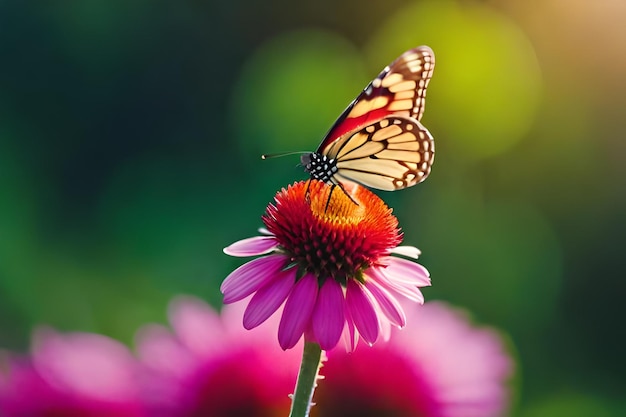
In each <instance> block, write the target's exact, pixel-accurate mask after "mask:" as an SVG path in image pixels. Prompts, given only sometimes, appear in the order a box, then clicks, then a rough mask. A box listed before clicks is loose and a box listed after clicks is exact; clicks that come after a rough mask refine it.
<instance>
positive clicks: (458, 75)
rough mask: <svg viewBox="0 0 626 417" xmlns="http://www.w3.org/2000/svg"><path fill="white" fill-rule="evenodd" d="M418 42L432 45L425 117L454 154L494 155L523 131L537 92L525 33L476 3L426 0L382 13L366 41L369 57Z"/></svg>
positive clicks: (533, 59)
mask: <svg viewBox="0 0 626 417" xmlns="http://www.w3.org/2000/svg"><path fill="white" fill-rule="evenodd" d="M421 44H427V45H429V46H431V47H432V48H433V50H434V51H435V56H436V59H437V67H436V68H435V74H434V76H433V80H432V82H431V84H430V87H429V93H428V98H427V101H426V102H427V105H426V113H425V115H424V121H425V125H426V126H428V127H429V129H430V130H431V131H432V132H433V134H434V135H435V138H436V139H437V138H439V139H440V140H445V141H446V143H445V146H446V147H449V149H450V152H454V153H455V154H457V155H458V156H459V157H460V158H464V159H469V160H476V159H483V158H485V157H490V156H493V155H498V154H500V153H502V152H504V151H506V150H507V149H509V148H510V147H511V146H512V145H514V144H515V143H517V142H518V141H519V140H520V139H522V138H523V137H524V135H525V134H527V133H528V130H529V128H530V127H531V125H532V123H533V119H534V116H535V113H536V110H537V106H538V102H539V98H540V95H541V76H540V69H539V64H538V61H537V58H536V55H535V52H534V49H533V46H532V44H531V43H530V41H529V40H528V38H527V37H526V35H525V34H524V33H523V32H522V31H521V30H520V29H519V28H518V27H517V26H516V25H515V24H514V23H513V22H512V21H510V20H509V19H507V18H506V17H504V16H502V15H500V14H498V13H497V12H495V11H494V10H492V9H491V8H489V7H488V6H486V5H482V4H474V3H463V5H461V4H460V3H458V2H456V1H447V0H446V1H436V2H435V1H428V2H421V3H419V4H414V5H411V6H408V7H406V8H404V9H401V10H400V11H399V12H397V13H396V14H395V15H393V16H392V17H391V18H389V19H388V20H387V21H386V22H385V23H384V24H383V25H382V27H381V28H380V30H379V31H378V33H377V34H376V35H375V36H374V37H373V39H372V40H371V41H370V43H369V46H368V51H369V54H368V55H369V56H370V57H371V59H373V60H376V61H387V60H390V59H393V55H395V54H399V53H401V52H402V51H404V50H406V49H408V48H411V47H414V46H417V45H421Z"/></svg>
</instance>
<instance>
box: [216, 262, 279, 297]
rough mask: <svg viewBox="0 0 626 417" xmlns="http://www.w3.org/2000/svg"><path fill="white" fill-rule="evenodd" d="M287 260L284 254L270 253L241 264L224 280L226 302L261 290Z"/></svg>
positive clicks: (223, 289) (221, 288)
mask: <svg viewBox="0 0 626 417" xmlns="http://www.w3.org/2000/svg"><path fill="white" fill-rule="evenodd" d="M286 262H287V258H286V257H284V256H283V255H269V256H265V257H263V258H258V259H255V260H253V261H250V262H248V263H246V264H243V265H241V266H240V267H239V268H237V269H235V270H234V271H233V272H231V273H230V275H228V276H227V277H226V279H225V280H224V282H222V286H221V287H220V291H222V294H224V303H226V304H228V303H233V302H235V301H239V300H242V299H244V298H246V297H247V296H249V295H250V294H252V293H253V292H255V291H257V290H259V289H260V288H261V287H263V286H264V285H265V284H266V283H267V282H268V281H269V280H271V279H272V278H274V277H275V276H276V274H277V273H278V272H279V271H280V270H281V269H282V268H283V267H284V266H285V264H286Z"/></svg>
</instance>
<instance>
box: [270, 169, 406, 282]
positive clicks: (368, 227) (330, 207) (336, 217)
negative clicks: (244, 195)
mask: <svg viewBox="0 0 626 417" xmlns="http://www.w3.org/2000/svg"><path fill="white" fill-rule="evenodd" d="M345 189H346V192H347V193H350V196H348V195H347V194H346V193H345V192H344V191H342V190H341V189H340V188H339V187H334V188H332V192H331V186H329V185H327V184H324V183H322V182H319V181H314V180H313V181H310V183H309V182H308V181H307V182H298V183H296V184H294V185H292V186H289V187H288V188H287V189H283V190H281V191H280V192H278V193H277V194H276V197H275V204H270V205H269V206H268V207H267V211H266V213H265V215H264V216H263V221H264V223H265V225H266V227H267V229H268V230H269V231H270V232H272V233H273V234H274V235H275V236H276V239H277V240H278V242H279V244H280V247H281V249H282V250H283V251H284V252H285V253H286V254H287V255H288V256H289V259H290V261H291V263H292V264H294V265H297V267H298V268H300V269H301V271H302V273H304V272H312V273H314V274H316V275H317V276H318V278H319V279H320V282H322V281H323V280H324V279H326V278H328V277H332V278H334V279H336V280H338V281H339V282H341V283H342V284H345V282H346V280H347V279H348V278H356V279H359V280H362V279H363V278H362V272H363V270H365V269H366V268H368V267H369V266H371V265H377V264H379V259H380V257H381V256H384V255H387V254H389V250H390V249H391V248H393V247H395V246H397V245H398V244H399V243H400V242H401V241H402V235H401V233H400V229H399V228H398V220H397V219H396V217H395V216H393V215H392V214H391V209H390V208H389V207H387V206H386V205H385V203H384V202H383V201H382V200H381V199H380V198H378V197H377V196H376V195H375V194H373V193H372V192H371V191H369V190H368V189H366V188H364V187H361V186H358V185H352V186H347V187H345ZM307 191H308V192H307Z"/></svg>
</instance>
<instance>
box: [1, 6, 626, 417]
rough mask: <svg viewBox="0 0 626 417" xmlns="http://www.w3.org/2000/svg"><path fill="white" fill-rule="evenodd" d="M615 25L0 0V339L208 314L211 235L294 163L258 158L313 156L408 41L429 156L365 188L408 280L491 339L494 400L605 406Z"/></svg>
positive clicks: (618, 20)
mask: <svg viewBox="0 0 626 417" xmlns="http://www.w3.org/2000/svg"><path fill="white" fill-rule="evenodd" d="M35 3H38V5H36V6H35ZM625 21H626V2H622V1H619V0H613V1H611V0H599V1H596V2H592V1H584V0H574V1H571V0H529V1H523V0H519V1H514V0H493V1H484V2H480V1H453V0H450V1H448V0H445V1H435V0H430V1H409V0H387V1H382V0H378V1H372V2H362V1H357V0H342V1H340V2H335V1H326V0H318V1H312V0H307V1H305V2H301V3H297V4H296V3H293V2H289V1H284V0H269V1H265V2H256V1H252V0H231V1H228V2H226V1H223V2H215V1H198V0H187V1H169V2H166V1H159V0H125V1H111V0H81V1H74V2H70V1H66V2H28V1H2V2H0V59H1V63H0V348H4V349H16V350H24V349H27V348H28V343H29V337H30V331H31V329H32V328H33V326H34V325H36V324H40V323H45V324H49V325H53V326H55V327H57V328H59V329H62V330H84V331H96V332H102V333H105V334H108V335H111V336H113V337H116V338H118V339H120V340H122V341H124V342H127V343H131V342H132V338H133V333H134V331H135V330H136V329H137V328H138V327H139V326H140V325H141V324H143V323H145V322H148V321H158V322H163V321H165V308H166V305H167V302H168V300H169V299H170V297H171V296H172V295H174V294H178V293H191V294H196V295H199V296H201V297H203V298H205V299H206V300H208V301H209V302H210V303H211V304H213V305H214V306H219V305H220V301H221V296H220V293H219V290H218V287H219V283H220V282H221V280H222V279H223V278H224V277H225V276H226V275H227V274H228V273H229V271H231V270H232V269H233V268H235V267H236V266H238V265H239V264H240V263H241V260H238V259H231V258H229V257H227V256H225V255H224V254H223V253H222V251H221V249H222V248H223V247H224V246H227V245H228V244H230V243H232V242H233V241H235V240H238V239H241V238H244V237H248V236H252V235H254V234H255V233H256V228H257V227H259V226H260V225H261V222H260V215H261V214H262V213H263V211H264V208H265V205H266V204H267V203H268V202H269V201H270V200H271V199H272V197H273V195H274V193H275V192H276V190H278V189H279V188H280V187H283V186H285V185H287V184H289V183H291V182H293V181H294V180H297V179H302V178H305V175H304V173H303V172H302V170H301V169H300V168H298V167H297V166H296V165H297V163H298V157H297V156H293V157H286V158H282V159H275V160H270V161H262V160H261V159H260V158H259V155H260V154H261V153H264V152H279V151H288V150H313V149H315V147H316V146H317V145H318V143H319V141H320V140H321V138H322V136H323V135H324V133H325V132H326V130H327V129H328V127H329V126H330V125H331V124H332V122H333V121H334V119H335V118H336V117H337V116H338V115H339V114H340V112H341V111H342V110H343V108H344V107H345V106H346V105H347V104H348V103H349V102H350V101H351V100H352V99H353V98H354V97H355V96H356V95H357V93H358V92H359V91H360V90H361V89H362V88H363V87H364V86H365V85H366V84H367V82H369V81H370V80H371V79H372V78H373V77H374V76H375V75H376V74H377V73H378V72H379V71H380V70H381V69H382V68H383V67H384V66H385V65H386V64H388V63H389V62H391V60H392V59H393V58H395V57H396V56H398V55H400V54H401V53H402V52H403V51H404V50H406V49H409V48H411V47H414V46H417V45H421V44H427V45H430V46H431V47H432V48H433V49H434V51H435V54H436V56H437V67H436V69H435V74H434V77H433V80H432V82H431V84H430V88H429V92H428V100H427V105H426V113H425V115H424V117H423V119H422V122H423V123H424V124H425V125H426V126H427V127H428V128H429V129H430V131H431V132H432V133H433V135H434V137H435V140H436V143H437V158H436V161H435V165H434V169H433V172H432V174H431V176H430V178H429V179H428V180H427V181H426V182H425V183H423V184H421V185H419V186H417V187H415V188H412V189H409V190H404V191H401V192H395V193H382V192H381V193H379V194H380V195H381V196H382V197H383V198H384V199H385V200H386V201H387V202H388V203H389V204H390V205H391V206H392V207H394V210H395V213H396V214H397V215H398V217H399V219H400V222H401V225H402V226H403V228H404V231H405V243H406V244H411V245H415V246H418V247H419V248H420V249H422V251H423V253H424V255H423V257H422V259H421V261H422V263H423V264H424V265H425V266H426V267H428V268H429V270H430V271H431V274H432V279H433V287H432V288H429V289H426V290H425V295H426V298H427V299H430V300H432V299H443V300H447V301H449V302H452V303H454V304H456V305H459V306H463V307H465V308H467V309H469V310H470V311H471V312H472V314H473V315H474V317H475V318H476V320H477V321H479V322H482V323H489V324H493V325H495V326H498V327H499V328H501V329H502V330H503V331H504V332H505V333H506V334H508V335H509V336H510V340H511V341H512V345H514V346H515V351H516V356H517V359H518V360H519V365H518V374H519V375H518V378H517V380H516V382H515V386H516V391H517V402H516V404H515V405H514V407H513V410H514V411H513V413H512V414H513V415H516V416H523V417H536V416H537V417H538V416H578V415H581V416H591V415H593V416H601V417H602V416H611V415H615V416H618V415H626V400H625V399H624V392H626V381H625V378H624V376H625V375H626V360H625V359H624V343H626V325H625V324H624V317H625V314H624V313H623V310H622V306H623V304H622V303H623V299H624V297H625V296H626V282H625V280H624V278H625V268H624V261H623V259H624V255H623V253H622V251H623V249H624V243H625V242H624V238H625V237H626V222H625V219H626V216H625V211H626V175H625V174H626V141H625V140H624V136H625V134H626V120H625V119H626V114H625V113H626V112H625V110H626V25H625V24H624V22H625Z"/></svg>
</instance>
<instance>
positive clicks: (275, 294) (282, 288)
mask: <svg viewBox="0 0 626 417" xmlns="http://www.w3.org/2000/svg"><path fill="white" fill-rule="evenodd" d="M296 272H297V269H296V268H290V269H288V270H286V271H280V272H278V275H277V276H276V278H274V280H272V281H271V282H269V283H268V284H267V285H265V286H264V287H263V288H261V289H260V290H258V291H257V292H256V294H254V296H253V297H252V299H251V300H250V302H249V303H248V307H247V308H246V312H245V313H244V315H243V327H245V328H246V329H248V330H250V329H254V328H255V327H257V326H258V325H260V324H261V323H263V322H264V321H265V320H267V319H268V318H269V317H270V316H271V315H272V314H274V312H275V311H276V310H277V309H278V307H280V306H281V305H282V303H283V302H284V301H285V299H286V298H287V296H288V295H289V292H290V291H291V289H292V288H293V286H294V284H295V282H296Z"/></svg>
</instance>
